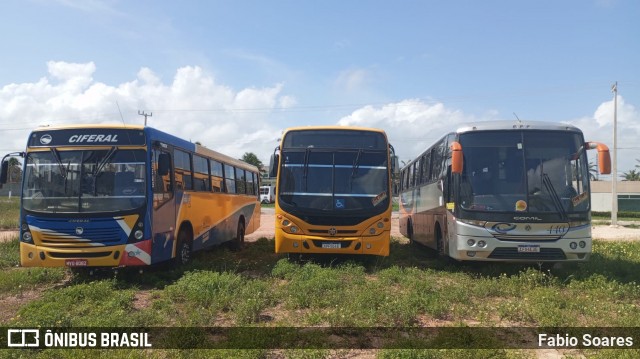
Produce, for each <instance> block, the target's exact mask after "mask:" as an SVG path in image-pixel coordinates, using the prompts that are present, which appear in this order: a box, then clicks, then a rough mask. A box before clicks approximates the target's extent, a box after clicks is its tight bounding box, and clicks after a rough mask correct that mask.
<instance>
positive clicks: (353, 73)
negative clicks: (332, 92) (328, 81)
mask: <svg viewBox="0 0 640 359" xmlns="http://www.w3.org/2000/svg"><path fill="white" fill-rule="evenodd" d="M371 77H372V74H371V72H370V71H368V70H366V69H349V70H344V71H342V72H340V74H338V77H337V78H336V80H335V85H336V87H338V88H339V89H342V90H343V91H346V92H354V91H358V90H360V89H363V88H366V86H367V85H368V84H369V83H370V82H371V79H372V78H371Z"/></svg>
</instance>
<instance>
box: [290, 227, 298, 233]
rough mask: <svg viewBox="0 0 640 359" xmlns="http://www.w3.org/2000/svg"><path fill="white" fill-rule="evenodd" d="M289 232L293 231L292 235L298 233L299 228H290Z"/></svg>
mask: <svg viewBox="0 0 640 359" xmlns="http://www.w3.org/2000/svg"><path fill="white" fill-rule="evenodd" d="M289 230H290V231H291V233H298V227H296V226H291V228H289Z"/></svg>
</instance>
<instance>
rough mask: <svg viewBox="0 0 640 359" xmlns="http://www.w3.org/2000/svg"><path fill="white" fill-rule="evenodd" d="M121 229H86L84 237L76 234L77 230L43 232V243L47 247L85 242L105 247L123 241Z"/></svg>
mask: <svg viewBox="0 0 640 359" xmlns="http://www.w3.org/2000/svg"><path fill="white" fill-rule="evenodd" d="M120 232H121V229H120V228H115V227H112V228H85V229H84V232H83V233H82V236H78V235H76V234H75V228H67V229H58V230H56V231H51V230H42V243H43V244H47V245H52V246H55V245H68V244H76V245H79V244H82V243H83V242H98V243H100V244H104V245H114V244H117V243H119V242H120V241H121V234H120Z"/></svg>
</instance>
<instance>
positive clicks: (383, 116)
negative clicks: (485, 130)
mask: <svg viewBox="0 0 640 359" xmlns="http://www.w3.org/2000/svg"><path fill="white" fill-rule="evenodd" d="M501 119H505V118H501V116H500V114H499V113H498V112H496V111H488V112H487V113H485V114H482V115H474V114H467V113H464V112H463V111H461V110H459V109H455V108H449V107H447V106H445V105H444V104H443V103H440V102H433V103H431V102H425V101H423V100H416V99H414V100H404V101H401V102H397V103H391V104H387V105H384V106H379V107H374V106H365V107H362V108H360V109H358V110H356V111H354V112H353V113H351V114H350V115H348V116H345V117H343V118H342V119H340V121H339V122H338V124H339V125H343V126H363V127H374V128H382V129H384V130H385V131H386V133H387V136H388V137H389V141H390V142H391V144H392V145H393V146H394V147H395V149H396V153H397V154H398V156H399V157H400V159H401V160H404V161H406V160H409V159H413V158H415V156H417V155H418V154H420V153H422V151H424V150H425V149H426V148H427V147H428V146H431V145H432V144H433V143H435V141H436V140H438V139H439V138H441V137H442V136H444V135H445V134H446V133H448V132H451V131H455V130H456V129H457V127H459V126H460V125H462V124H465V123H469V122H477V121H489V120H501ZM506 119H507V120H508V119H510V118H506ZM564 122H566V123H570V124H572V125H575V126H577V127H578V128H580V129H581V130H582V131H583V132H584V136H585V140H586V141H598V142H602V143H604V144H606V145H607V146H609V148H610V149H612V148H613V100H611V101H607V102H604V103H602V104H600V105H599V106H598V107H597V108H596V109H595V111H594V114H593V116H592V117H584V118H578V119H570V120H567V121H564ZM617 127H618V148H619V150H618V156H617V157H618V173H622V172H627V171H629V170H631V169H634V168H635V165H637V164H638V162H637V161H636V159H640V145H639V144H638V138H640V112H639V111H638V109H636V108H635V107H634V106H633V105H631V104H628V103H627V102H626V101H625V100H624V98H622V96H618V119H617ZM588 155H589V158H592V159H593V158H595V155H596V154H595V153H591V152H589V154H588Z"/></svg>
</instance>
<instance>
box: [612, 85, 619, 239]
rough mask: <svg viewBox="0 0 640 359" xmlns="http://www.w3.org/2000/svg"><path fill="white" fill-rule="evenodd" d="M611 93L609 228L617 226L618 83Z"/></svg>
mask: <svg viewBox="0 0 640 359" xmlns="http://www.w3.org/2000/svg"><path fill="white" fill-rule="evenodd" d="M611 92H613V166H612V167H613V168H612V169H611V172H612V174H613V179H612V180H611V226H612V227H617V226H618V189H617V187H618V146H617V142H618V128H617V127H618V81H616V82H615V83H614V84H613V86H611Z"/></svg>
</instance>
